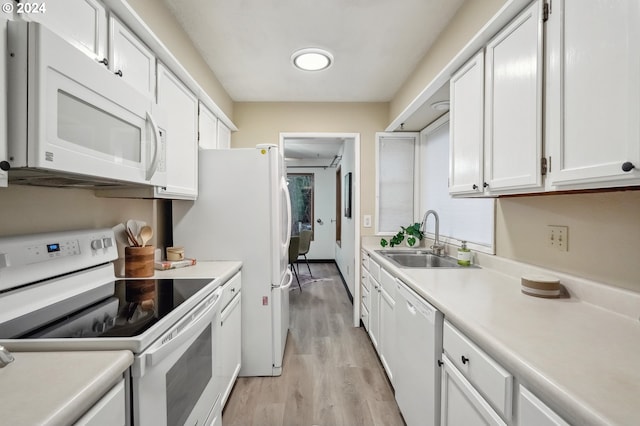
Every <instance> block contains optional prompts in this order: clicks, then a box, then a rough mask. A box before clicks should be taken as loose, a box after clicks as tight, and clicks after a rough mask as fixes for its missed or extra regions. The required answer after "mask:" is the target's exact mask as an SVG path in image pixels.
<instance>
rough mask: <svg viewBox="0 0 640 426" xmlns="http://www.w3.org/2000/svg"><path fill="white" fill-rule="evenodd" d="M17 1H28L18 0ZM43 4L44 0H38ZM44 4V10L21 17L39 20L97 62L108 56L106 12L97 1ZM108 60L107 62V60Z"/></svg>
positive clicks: (77, 0) (70, 0)
mask: <svg viewBox="0 0 640 426" xmlns="http://www.w3.org/2000/svg"><path fill="white" fill-rule="evenodd" d="M20 3H28V2H25V1H24V0H21V1H20ZM41 3H42V4H44V3H45V2H41ZM57 3H58V2H50V3H47V4H46V6H47V8H46V11H44V12H40V13H26V14H24V15H23V17H26V18H28V19H29V20H31V21H34V22H40V23H42V24H43V25H44V26H46V27H47V28H49V29H50V30H51V31H53V32H55V33H56V34H58V35H60V36H61V37H63V38H64V39H66V40H67V41H69V42H70V43H71V44H73V45H75V46H76V47H77V48H78V49H80V50H82V51H83V52H84V53H86V54H87V55H89V56H90V57H92V58H95V59H96V60H98V61H102V60H103V59H105V58H106V56H107V13H106V11H105V8H104V6H103V5H102V4H101V3H100V2H99V1H98V0H65V1H64V5H62V4H57ZM106 62H108V61H106Z"/></svg>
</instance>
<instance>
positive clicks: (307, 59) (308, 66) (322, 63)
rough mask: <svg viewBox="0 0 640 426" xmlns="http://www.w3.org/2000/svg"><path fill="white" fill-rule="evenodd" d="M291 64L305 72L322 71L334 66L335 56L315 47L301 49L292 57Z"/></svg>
mask: <svg viewBox="0 0 640 426" xmlns="http://www.w3.org/2000/svg"><path fill="white" fill-rule="evenodd" d="M291 63H292V64H293V66H295V67H296V68H299V69H301V70H303V71H320V70H324V69H327V68H329V67H330V66H331V64H333V55H332V54H331V53H329V52H327V51H326V50H323V49H318V48H315V47H311V48H307V49H300V50H297V51H295V52H293V55H291Z"/></svg>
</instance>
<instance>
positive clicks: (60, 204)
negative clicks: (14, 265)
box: [0, 185, 164, 255]
mask: <svg viewBox="0 0 640 426" xmlns="http://www.w3.org/2000/svg"><path fill="white" fill-rule="evenodd" d="M161 202H162V201H154V200H138V199H117V198H98V197H96V196H95V195H94V193H93V191H92V190H88V189H73V188H44V187H36V186H25V185H9V187H8V188H2V189H0V204H1V205H2V216H1V217H2V220H0V237H6V236H11V235H20V234H31V233H40V232H57V231H67V230H74V229H83V228H87V229H89V228H102V227H109V228H110V227H112V226H114V225H115V224H117V223H119V222H124V221H126V220H127V219H138V220H143V221H145V222H147V223H148V224H150V225H152V226H153V227H154V228H155V230H156V235H154V238H153V240H152V241H151V244H152V245H156V246H157V245H158V241H159V240H160V241H161V242H163V238H164V236H163V235H162V232H161V231H162V229H163V227H164V222H163V218H162V214H161V212H160V206H159V203H161ZM122 255H124V253H122Z"/></svg>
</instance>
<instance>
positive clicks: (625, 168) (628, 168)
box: [622, 161, 636, 172]
mask: <svg viewBox="0 0 640 426" xmlns="http://www.w3.org/2000/svg"><path fill="white" fill-rule="evenodd" d="M635 168H636V166H634V165H633V163H632V162H630V161H626V162H624V163H622V171H623V172H630V171H631V170H633V169H635Z"/></svg>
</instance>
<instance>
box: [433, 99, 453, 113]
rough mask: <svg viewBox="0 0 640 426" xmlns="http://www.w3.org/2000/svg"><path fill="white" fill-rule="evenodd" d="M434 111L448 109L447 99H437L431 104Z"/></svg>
mask: <svg viewBox="0 0 640 426" xmlns="http://www.w3.org/2000/svg"><path fill="white" fill-rule="evenodd" d="M431 108H433V109H435V110H436V111H449V101H438V102H434V103H432V104H431Z"/></svg>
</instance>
